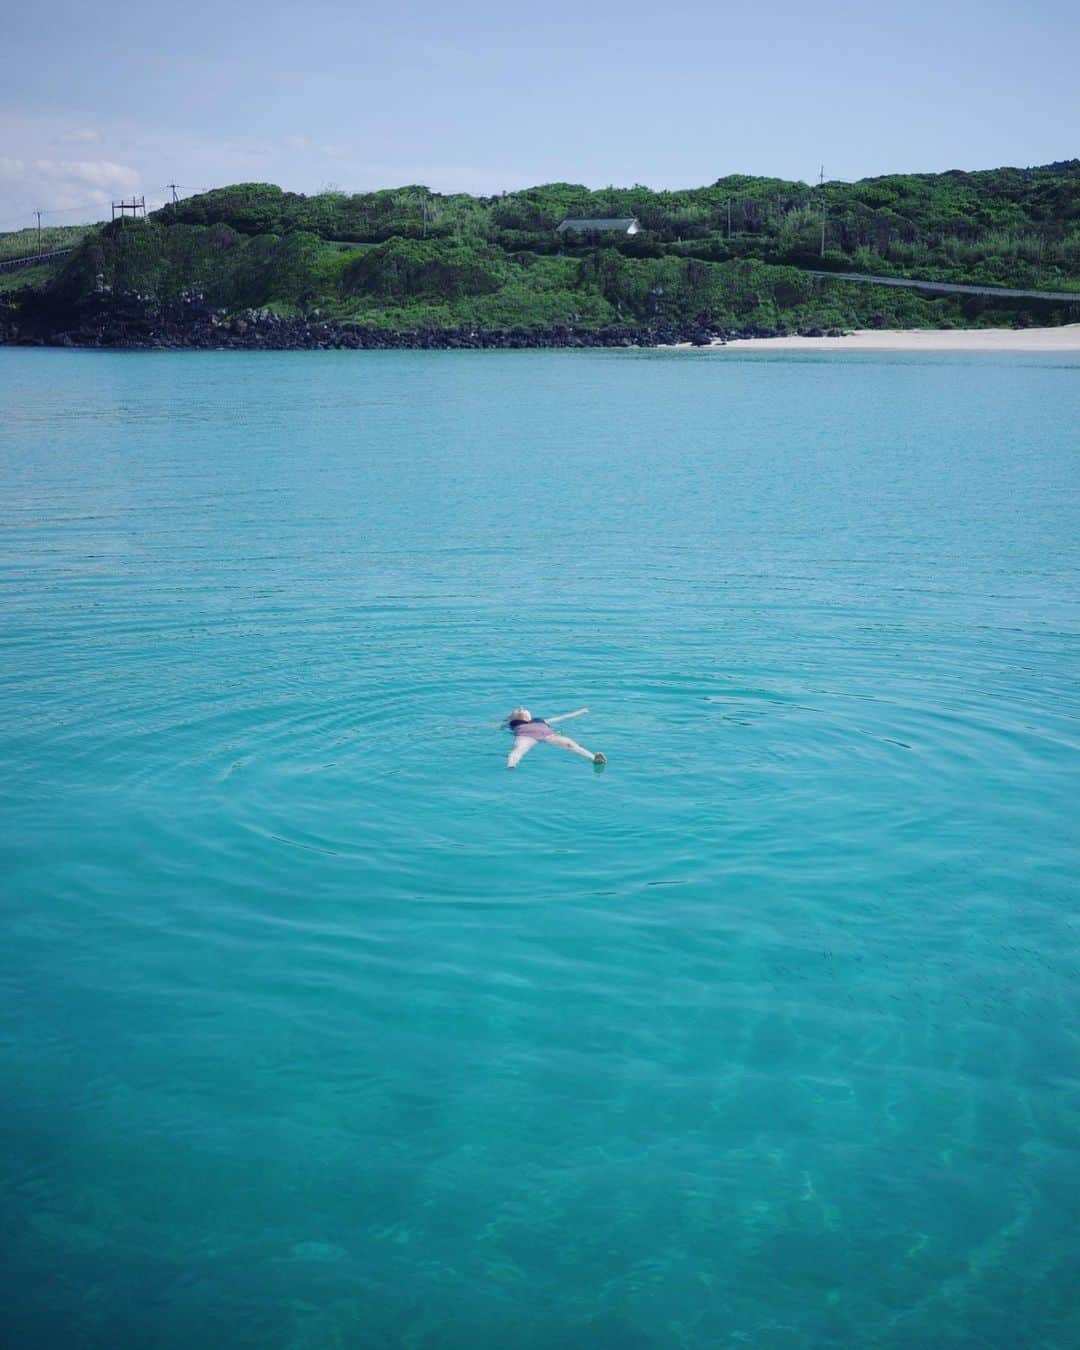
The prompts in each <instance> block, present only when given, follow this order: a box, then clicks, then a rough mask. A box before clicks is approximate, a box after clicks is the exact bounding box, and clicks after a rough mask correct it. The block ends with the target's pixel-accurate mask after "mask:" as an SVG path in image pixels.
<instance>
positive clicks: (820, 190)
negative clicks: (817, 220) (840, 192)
mask: <svg viewBox="0 0 1080 1350" xmlns="http://www.w3.org/2000/svg"><path fill="white" fill-rule="evenodd" d="M818 193H819V194H820V197H821V257H823V258H824V256H825V165H824V164H823V165H822V166H821V172H820V173H819V174H818Z"/></svg>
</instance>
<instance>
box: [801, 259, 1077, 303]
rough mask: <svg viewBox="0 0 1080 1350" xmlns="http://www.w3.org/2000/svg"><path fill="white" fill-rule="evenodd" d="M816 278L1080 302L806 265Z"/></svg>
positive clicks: (1064, 295) (1073, 294)
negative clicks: (826, 269) (827, 270)
mask: <svg viewBox="0 0 1080 1350" xmlns="http://www.w3.org/2000/svg"><path fill="white" fill-rule="evenodd" d="M800 271H803V272H809V274H810V275H811V276H812V277H833V278H835V280H837V281H862V282H866V283H868V284H871V285H874V286H910V287H913V288H914V289H915V290H919V291H941V292H943V293H945V294H947V295H952V294H956V293H958V294H960V295H1000V296H1001V297H1003V298H1004V299H1007V300H1067V301H1070V302H1071V303H1072V304H1074V305H1080V291H1014V290H1010V289H1009V288H1008V287H1006V286H968V285H965V284H964V283H962V282H959V281H913V280H912V279H911V278H910V277H875V276H871V275H870V274H869V273H867V272H826V271H825V270H824V269H822V268H817V267H804V268H801V269H800Z"/></svg>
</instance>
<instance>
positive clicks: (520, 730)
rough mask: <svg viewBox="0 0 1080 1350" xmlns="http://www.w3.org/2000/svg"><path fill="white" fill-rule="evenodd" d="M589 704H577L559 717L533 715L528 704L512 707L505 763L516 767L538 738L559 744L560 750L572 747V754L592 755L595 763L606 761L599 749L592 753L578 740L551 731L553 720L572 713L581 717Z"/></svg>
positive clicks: (564, 717) (508, 725)
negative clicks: (511, 739)
mask: <svg viewBox="0 0 1080 1350" xmlns="http://www.w3.org/2000/svg"><path fill="white" fill-rule="evenodd" d="M588 711H589V710H588V708H578V710H577V712H571V713H561V714H560V715H559V716H558V717H549V718H547V719H545V718H543V717H534V716H533V715H532V713H531V712H530V711H529V710H528V708H515V709H514V711H513V712H512V713H511V714H510V716H509V717H508V718H507V719H506V725H507V727H509V729H510V730H511V731H512V732H513V733H514V746H513V749H512V750H511V751H510V753H509V754H508V755H507V757H506V767H507V768H508V769H516V768H517V766H518V765H519V764H520V763H521V760H522V758H523V757H524V756H525V755H527V754H528V753H529V751H530V750H531V749H532V748H533V746H534V745H539V744H540V742H541V741H547V743H548V744H549V745H558V746H560V747H561V748H562V749H563V750H572V751H573V752H574V754H575V755H583V756H584V758H585V759H591V760H592V762H593V763H594V764H597V765H599V764H606V763H607V759H606V758H605V756H604V755H602V754H600V752H599V751H597V752H596V754H594V753H593V752H592V751H591V750H586V749H585V747H584V746H583V745H578V743H577V741H572V740H571V739H570V737H569V736H560V735H559V733H558V732H557V731H552V729H551V728H552V727H553V726H554V725H555V723H556V722H565V721H567V720H568V719H569V718H571V717H580V716H581V715H582V714H583V713H587V712H588Z"/></svg>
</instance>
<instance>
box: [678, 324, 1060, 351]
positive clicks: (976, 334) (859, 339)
mask: <svg viewBox="0 0 1080 1350" xmlns="http://www.w3.org/2000/svg"><path fill="white" fill-rule="evenodd" d="M678 346H679V349H680V350H683V351H691V350H693V351H701V350H702V348H700V347H696V348H695V347H693V345H692V344H691V343H679V344H678ZM732 348H735V349H737V350H739V351H747V350H761V351H814V352H821V351H826V352H1032V353H1039V352H1080V323H1071V324H1065V325H1063V326H1061V327H1058V328H893V329H871V328H863V329H858V330H856V331H855V332H852V333H847V334H845V335H844V336H843V337H760V338H733V339H731V341H729V342H714V343H712V344H711V345H710V347H709V348H708V350H718V349H732Z"/></svg>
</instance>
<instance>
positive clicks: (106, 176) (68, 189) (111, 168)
mask: <svg viewBox="0 0 1080 1350" xmlns="http://www.w3.org/2000/svg"><path fill="white" fill-rule="evenodd" d="M0 181H3V183H4V185H5V194H4V195H5V196H9V197H10V200H11V209H12V213H13V217H14V212H15V210H16V209H20V208H21V210H20V214H26V213H30V214H32V213H33V212H34V211H36V210H38V209H39V208H40V210H41V211H42V212H43V213H44V214H45V216H46V218H47V219H49V220H50V222H51V223H53V224H66V223H70V216H71V214H72V213H80V212H85V213H86V218H87V219H91V220H100V219H101V218H102V216H104V215H105V214H107V208H108V206H109V203H110V201H111V200H112V199H113V198H114V197H119V196H130V195H132V194H133V193H136V192H138V190H139V187H140V184H141V181H142V176H141V174H140V173H139V171H138V170H137V169H134V168H132V167H131V165H129V164H117V163H115V162H114V161H113V160H108V159H47V158H40V159H14V158H10V157H6V156H5V157H0ZM65 217H68V220H65V219H64V218H65ZM7 224H9V222H7V221H5V225H7Z"/></svg>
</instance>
